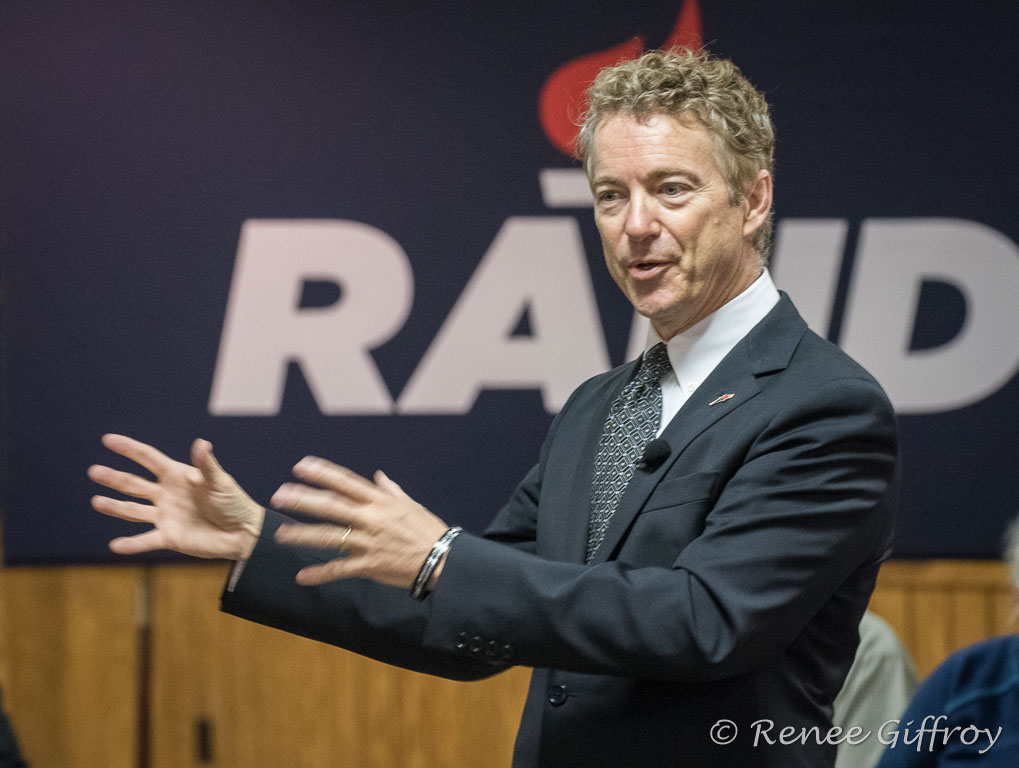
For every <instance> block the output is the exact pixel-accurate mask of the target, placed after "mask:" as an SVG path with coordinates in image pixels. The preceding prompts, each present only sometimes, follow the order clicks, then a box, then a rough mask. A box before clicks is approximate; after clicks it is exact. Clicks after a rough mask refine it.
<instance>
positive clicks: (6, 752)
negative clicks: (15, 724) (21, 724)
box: [0, 694, 28, 768]
mask: <svg viewBox="0 0 1019 768" xmlns="http://www.w3.org/2000/svg"><path fill="white" fill-rule="evenodd" d="M0 768H28V763H26V762H25V761H24V759H23V758H22V757H21V751H20V750H19V749H18V742H17V741H16V740H15V738H14V731H12V730H11V724H10V722H9V721H8V720H7V715H6V714H5V713H4V710H3V695H2V694H0Z"/></svg>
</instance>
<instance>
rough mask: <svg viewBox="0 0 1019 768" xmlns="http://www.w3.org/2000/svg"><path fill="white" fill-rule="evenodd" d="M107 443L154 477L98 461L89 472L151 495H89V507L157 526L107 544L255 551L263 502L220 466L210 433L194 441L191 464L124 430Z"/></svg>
mask: <svg viewBox="0 0 1019 768" xmlns="http://www.w3.org/2000/svg"><path fill="white" fill-rule="evenodd" d="M103 445H105V446H106V447H107V448H109V449H110V450H111V451H113V452H114V453H118V454H120V455H121V456H124V457H125V458H128V459H131V460H132V461H134V462H137V463H138V464H140V465H141V466H142V467H144V468H145V469H147V470H148V471H149V472H151V473H152V474H153V475H155V478H156V479H155V480H149V479H146V478H144V477H140V476H139V475H135V474H131V473H130V472H121V471H119V470H115V469H112V468H110V467H105V466H102V465H98V464H96V465H93V466H91V467H89V469H88V476H89V477H90V478H91V479H92V480H94V481H95V482H97V483H99V484H100V485H103V486H106V487H107V488H112V489H113V490H115V491H119V492H120V493H123V494H126V495H128V496H134V497H135V498H138V499H144V500H145V501H148V502H149V504H140V503H138V502H135V501H123V500H121V499H113V498H110V497H108V496H93V497H92V507H93V508H94V509H95V510H96V511H98V512H102V513H103V514H104V515H111V516H112V517H119V518H121V519H122V520H132V521H134V522H139V523H149V524H150V525H152V526H153V527H152V528H151V529H150V530H148V531H145V532H144V533H139V534H136V535H134V536H123V537H120V538H117V539H113V541H111V542H110V549H112V550H113V551H114V552H116V553H118V554H121V555H134V554H138V553H140V552H151V551H153V550H157V549H170V550H174V551H176V552H181V553H183V554H185V555H193V556H195V557H210V558H227V559H231V560H242V559H245V558H247V557H248V556H249V555H250V554H251V551H252V549H254V546H255V542H256V541H257V537H258V533H259V531H260V530H261V528H262V519H263V517H264V515H265V510H264V509H263V508H262V507H261V506H259V505H258V504H257V503H256V502H255V501H253V500H252V499H251V497H250V496H248V494H246V493H245V492H244V490H243V489H242V488H241V487H240V486H239V485H238V484H237V482H236V481H235V480H234V479H233V478H232V477H231V476H230V475H228V474H227V473H226V472H225V471H223V468H222V467H221V466H220V465H219V462H217V461H216V458H215V456H213V455H212V444H211V443H209V442H208V441H207V440H195V441H194V443H192V445H191V464H184V463H182V462H179V461H174V460H173V459H171V458H169V457H168V456H166V455H165V454H163V453H161V452H160V451H158V450H156V449H155V448H153V447H152V446H151V445H146V444H145V443H141V442H139V441H137V440H132V439H131V438H129V437H124V436H123V435H104V436H103Z"/></svg>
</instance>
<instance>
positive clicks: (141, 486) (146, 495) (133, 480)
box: [88, 464, 158, 501]
mask: <svg viewBox="0 0 1019 768" xmlns="http://www.w3.org/2000/svg"><path fill="white" fill-rule="evenodd" d="M88 476H89V479H91V480H92V482H95V483H99V485H104V486H106V487H107V488H112V489H113V490H114V491H119V492H120V493H125V494H127V495H128V496H136V497H137V498H140V499H147V500H148V501H152V499H154V498H155V496H156V492H157V491H158V486H157V485H156V484H155V483H153V482H152V481H151V480H146V479H145V478H143V477H138V475H133V474H131V473H130V472H120V471H119V470H116V469H111V468H110V467H104V466H102V465H99V464H93V465H92V466H91V467H89V468H88Z"/></svg>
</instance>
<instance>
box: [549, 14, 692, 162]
mask: <svg viewBox="0 0 1019 768" xmlns="http://www.w3.org/2000/svg"><path fill="white" fill-rule="evenodd" d="M679 47H682V48H691V49H694V50H696V49H698V48H700V47H701V9H700V8H699V7H698V6H697V0H685V2H684V3H683V8H682V9H681V10H680V12H679V17H678V18H677V19H676V24H675V26H673V28H672V33H671V34H670V35H669V38H668V40H666V41H665V43H664V44H663V45H662V48H666V49H667V48H679ZM643 49H644V38H642V37H631V38H630V39H629V40H627V41H626V42H625V43H620V44H619V45H615V46H613V47H611V48H608V49H606V50H604V51H599V52H598V53H590V54H588V55H586V56H581V57H580V58H578V59H574V60H573V61H568V62H566V63H565V64H563V65H562V66H561V67H559V69H557V70H556V71H555V72H553V73H552V74H551V75H550V76H549V78H548V79H547V80H546V81H545V85H544V86H542V89H541V95H540V96H539V97H538V117H539V118H540V119H541V127H542V128H543V129H544V130H545V135H546V136H548V140H549V141H551V142H552V144H553V145H555V147H556V148H557V149H559V150H560V151H561V152H565V153H566V154H567V155H570V156H572V155H573V150H574V145H575V144H576V140H577V125H576V121H577V120H578V119H579V118H580V116H581V115H582V114H584V110H585V109H586V108H587V104H586V99H585V98H584V91H586V90H587V86H589V85H590V84H591V82H592V81H593V80H594V78H595V76H596V75H597V74H598V72H599V71H601V70H602V69H604V68H605V67H610V66H612V65H613V64H617V63H619V62H620V61H623V60H624V59H632V58H635V57H636V56H639V55H640V52H641V51H642V50H643Z"/></svg>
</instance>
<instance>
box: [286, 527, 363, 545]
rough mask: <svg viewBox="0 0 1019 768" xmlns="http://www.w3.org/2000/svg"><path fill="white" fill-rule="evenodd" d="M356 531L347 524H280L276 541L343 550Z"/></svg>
mask: <svg viewBox="0 0 1019 768" xmlns="http://www.w3.org/2000/svg"><path fill="white" fill-rule="evenodd" d="M356 535H357V534H356V532H355V531H354V530H353V529H351V528H348V527H347V526H337V525H329V524H327V523H320V524H317V525H303V524H300V523H294V524H285V525H281V526H280V527H279V528H277V529H276V541H278V542H280V543H281V544H288V545H292V546H297V547H313V548H315V549H334V550H343V549H345V548H346V547H349V546H352V545H353V544H354V542H353V541H352V540H353V539H355V538H356Z"/></svg>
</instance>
